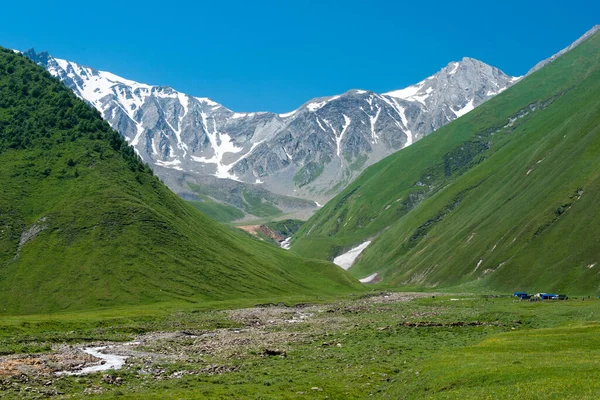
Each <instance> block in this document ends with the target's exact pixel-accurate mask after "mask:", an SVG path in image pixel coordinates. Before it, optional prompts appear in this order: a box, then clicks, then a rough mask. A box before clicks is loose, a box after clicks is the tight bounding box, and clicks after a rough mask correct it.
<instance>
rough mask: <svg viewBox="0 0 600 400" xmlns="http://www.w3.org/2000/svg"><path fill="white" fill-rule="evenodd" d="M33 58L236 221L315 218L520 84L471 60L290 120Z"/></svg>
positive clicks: (192, 194)
mask: <svg viewBox="0 0 600 400" xmlns="http://www.w3.org/2000/svg"><path fill="white" fill-rule="evenodd" d="M24 54H25V55H26V56H27V57H29V58H31V59H32V60H33V61H35V62H36V63H37V64H38V65H41V66H43V67H44V68H46V69H47V70H48V71H49V72H50V73H51V74H52V75H53V76H56V77H58V78H60V80H61V81H62V82H63V83H64V84H65V85H66V86H67V87H69V88H71V89H72V90H73V91H74V93H75V94H76V95H77V96H78V97H80V98H81V99H84V100H86V101H87V102H88V103H90V104H92V105H93V106H94V107H95V108H96V109H97V110H98V111H100V113H101V115H102V117H103V118H104V119H105V120H106V121H108V122H109V124H110V125H111V127H112V128H113V129H115V130H117V131H118V132H119V133H121V135H123V136H124V138H125V139H126V140H127V141H128V142H129V143H130V144H131V145H132V146H133V147H134V148H135V150H136V152H137V153H138V154H139V155H140V156H141V158H142V160H143V161H144V162H147V163H148V164H149V165H150V166H151V167H152V168H153V170H154V171H155V173H156V174H157V176H159V177H160V178H161V179H162V180H163V181H164V182H165V183H166V184H167V185H168V186H169V187H170V188H171V189H172V190H173V191H175V192H176V193H178V194H179V195H180V196H182V197H183V198H185V199H187V200H195V201H199V202H204V203H206V202H209V203H210V202H214V201H216V202H219V203H221V204H223V203H226V204H228V205H229V206H233V207H235V208H237V209H238V211H237V213H236V212H233V213H232V215H231V217H230V218H229V219H236V218H239V217H241V216H243V215H244V214H250V215H253V216H256V217H272V216H276V215H278V214H281V213H290V212H293V211H298V210H305V211H309V210H314V209H315V208H317V207H318V206H319V205H320V204H324V203H325V202H326V201H328V200H329V199H331V198H332V197H333V196H335V195H336V194H337V193H339V192H340V191H341V190H342V189H344V188H345V187H346V186H347V185H348V184H349V183H350V182H351V181H352V180H353V179H355V178H356V177H357V176H358V175H360V173H361V172H362V171H363V170H364V169H365V168H366V167H368V166H369V165H371V164H374V163H375V162H377V161H379V160H381V159H383V158H384V157H386V156H388V155H390V154H392V153H394V152H396V151H398V150H400V149H402V148H405V147H407V146H409V145H411V144H412V143H414V142H416V141H418V140H420V139H421V138H423V137H424V136H426V135H428V134H429V133H431V132H433V131H435V130H436V129H438V128H440V127H442V126H444V125H445V124H447V123H448V122H450V121H452V120H454V119H456V118H458V117H460V116H462V115H464V114H466V113H468V112H469V111H471V110H473V108H475V107H476V106H478V105H480V104H481V103H483V102H485V101H486V100H488V99H490V98H492V97H493V96H495V95H497V94H498V93H501V92H502V91H504V90H505V89H506V88H508V87H509V86H510V85H512V84H513V83H514V82H516V81H517V80H518V79H519V78H515V77H511V76H507V75H506V74H504V73H503V72H502V71H500V70H499V69H497V68H494V67H491V66H489V65H486V64H485V63H482V62H480V61H478V60H474V59H472V58H464V59H462V60H461V61H459V62H451V63H449V64H448V65H447V66H446V67H445V68H443V69H442V70H441V71H439V72H438V73H436V74H435V75H433V76H430V77H429V78H427V79H425V80H423V81H422V82H419V83H417V84H416V85H413V86H410V87H408V88H405V89H401V90H396V91H392V92H389V93H384V94H378V93H374V92H372V91H367V90H350V91H348V92H346V93H343V94H340V95H335V96H329V97H320V98H316V99H312V100H310V101H308V102H306V103H305V104H303V105H302V106H300V107H299V108H298V109H296V110H293V111H291V112H289V113H285V114H275V113H271V112H250V113H246V112H234V111H231V110H229V109H227V108H226V107H225V106H223V105H221V104H218V103H216V102H214V101H212V100H211V99H209V98H206V97H193V96H191V95H188V94H184V93H181V92H178V91H176V90H174V89H173V88H171V87H165V86H151V85H147V84H143V83H138V82H135V81H132V80H128V79H124V78H121V77H119V76H116V75H114V74H112V73H110V72H104V71H98V70H96V69H94V68H91V67H86V66H82V65H80V64H77V63H75V62H71V61H67V60H62V59H58V58H54V57H52V56H51V55H49V54H48V53H47V52H41V53H36V52H35V51H34V50H33V49H32V50H29V51H27V52H25V53H24ZM200 207H202V204H200ZM206 207H207V204H204V208H201V210H202V211H206ZM221 208H222V207H221ZM239 211H242V212H243V213H242V214H240V213H239ZM304 215H309V214H307V213H306V212H305V213H304Z"/></svg>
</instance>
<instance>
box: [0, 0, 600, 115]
mask: <svg viewBox="0 0 600 400" xmlns="http://www.w3.org/2000/svg"><path fill="white" fill-rule="evenodd" d="M3 3H4V4H3V5H2V11H1V13H2V24H0V45H1V46H4V47H10V48H15V49H20V50H26V49H28V48H31V47H34V48H35V49H36V50H37V51H41V50H48V51H49V52H50V53H51V54H52V55H54V56H56V57H59V58H65V59H68V60H71V61H75V62H79V63H82V64H85V65H89V66H92V67H95V68H97V69H101V70H107V71H111V72H113V73H115V74H117V75H121V76H123V77H125V78H129V79H133V80H136V81H139V82H144V83H149V84H157V85H169V86H172V87H174V88H175V89H177V90H180V91H182V92H185V93H188V94H191V95H194V96H206V97H210V98H212V99H214V100H215V101H218V102H220V103H222V104H223V105H225V106H226V107H228V108H230V109H232V110H235V111H274V112H286V111H290V110H292V109H295V108H297V107H298V106H299V105H301V104H302V103H304V102H305V101H307V100H309V99H310V98H312V97H318V96H326V95H333V94H337V93H341V92H344V91H346V90H349V89H352V88H360V89H369V90H373V91H376V92H385V91H389V90H393V89H399V88H403V87H405V86H408V85H411V84H413V83H416V82H418V81H420V80H421V79H423V78H425V77H427V76H429V75H431V74H433V73H435V72H437V71H438V70H439V69H440V68H442V67H444V66H445V65H446V64H448V62H450V61H454V60H460V59H461V58H462V57H464V56H469V57H473V58H477V59H480V60H482V61H484V62H486V63H488V64H491V65H494V66H496V67H498V68H500V69H502V70H503V71H504V72H506V73H507V74H510V75H522V74H524V73H525V72H527V70H528V69H529V68H530V67H532V66H533V65H534V64H535V63H536V62H538V61H540V60H542V59H544V58H546V57H548V56H550V55H552V54H553V53H555V52H557V51H558V50H560V49H562V48H563V47H565V46H567V45H568V44H570V43H571V42H572V41H574V40H575V39H576V38H577V37H579V36H580V35H582V34H583V33H584V32H585V31H587V30H588V29H590V28H591V27H592V26H593V25H595V24H599V23H600V2H598V1H591V0H584V1H575V2H562V1H561V2H558V1H556V0H554V1H543V2H542V1H524V0H520V1H512V0H508V1H502V2H500V1H476V2H475V1H444V2H435V1H422V0H421V1H410V2H404V1H382V0H370V1H357V0H343V1H338V0H323V1H312V0H304V1H255V2H252V1H238V0H230V1H211V2H207V1H202V0H200V1H160V2H158V1H137V0H135V1H129V0H120V1H113V0H106V1H91V2H90V1H60V2H49V1H29V2H25V3H24V4H25V5H20V4H23V2H17V1H11V2H3Z"/></svg>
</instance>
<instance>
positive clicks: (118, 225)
mask: <svg viewBox="0 0 600 400" xmlns="http://www.w3.org/2000/svg"><path fill="white" fill-rule="evenodd" d="M7 66H8V67H7ZM9 71H11V72H9ZM0 92H1V93H0V185H1V186H2V191H0V315H11V314H36V313H46V312H47V313H52V312H61V311H66V310H86V309H98V308H105V307H118V306H124V305H127V306H137V305H148V304H153V303H163V302H183V303H192V304H200V305H201V304H203V303H208V302H211V301H214V300H233V299H252V298H263V297H277V296H280V297H282V298H285V297H288V296H303V295H305V296H310V295H319V294H324V295H327V294H330V295H331V294H333V293H343V292H347V291H351V290H357V288H358V284H357V283H356V282H355V281H354V280H353V279H352V278H351V277H350V276H348V275H346V274H345V273H344V272H343V271H340V270H339V268H337V267H336V266H334V265H332V264H329V263H323V262H320V261H310V260H304V259H302V258H300V257H297V256H294V255H293V254H290V253H287V252H284V251H282V250H279V249H276V248H274V247H273V246H269V245H267V244H263V243H260V241H259V240H257V239H254V238H252V237H251V236H249V235H247V234H244V233H242V232H239V231H238V230H237V229H235V228H232V227H226V226H223V225H221V224H218V223H216V222H215V221H213V220H211V219H209V218H207V217H206V216H205V215H204V214H202V213H201V212H199V211H197V210H196V209H195V208H194V207H192V206H191V205H190V204H188V203H186V202H184V201H183V200H181V199H180V198H178V197H177V196H176V195H175V194H174V193H172V192H171V191H170V190H169V189H168V188H166V187H165V186H164V185H163V184H162V183H161V182H160V181H159V180H158V178H156V177H155V176H153V175H152V173H151V171H150V169H149V168H148V167H147V166H146V165H144V164H142V163H141V161H140V160H139V158H137V156H136V155H135V153H134V152H133V150H132V148H131V147H129V146H127V144H126V143H125V142H124V141H123V139H122V138H121V137H120V136H119V135H118V134H117V133H116V132H114V131H112V130H111V129H110V127H109V126H108V124H107V123H106V122H104V121H102V120H101V119H100V118H99V115H98V113H97V112H96V111H94V110H93V109H92V108H91V107H90V106H88V105H86V104H85V103H83V102H82V101H81V100H79V99H77V98H75V96H74V95H73V94H72V93H71V92H70V91H69V89H67V88H66V87H64V86H63V85H62V84H60V83H59V82H58V81H57V80H55V79H54V78H52V77H51V76H50V75H49V74H48V73H47V72H46V71H44V70H43V69H42V68H41V67H38V66H36V65H35V64H33V63H32V62H31V61H29V60H28V59H26V58H25V57H23V56H21V55H18V54H15V53H13V52H12V51H10V50H2V51H0Z"/></svg>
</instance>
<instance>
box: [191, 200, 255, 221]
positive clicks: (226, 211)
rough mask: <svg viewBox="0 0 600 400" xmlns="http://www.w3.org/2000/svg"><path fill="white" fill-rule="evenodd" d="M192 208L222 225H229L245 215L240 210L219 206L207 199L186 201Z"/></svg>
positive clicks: (223, 205)
mask: <svg viewBox="0 0 600 400" xmlns="http://www.w3.org/2000/svg"><path fill="white" fill-rule="evenodd" d="M188 202H189V203H190V204H191V205H192V207H194V208H195V209H196V210H198V211H200V212H202V213H203V214H204V215H206V216H207V217H210V218H212V219H214V220H215V221H218V222H222V223H230V222H232V221H235V220H236V219H241V218H244V216H245V215H246V214H245V213H244V212H243V211H242V210H240V209H238V208H235V207H233V206H230V205H227V204H221V203H218V202H216V201H213V200H210V199H209V198H208V197H207V198H206V199H203V200H202V201H194V200H191V201H188Z"/></svg>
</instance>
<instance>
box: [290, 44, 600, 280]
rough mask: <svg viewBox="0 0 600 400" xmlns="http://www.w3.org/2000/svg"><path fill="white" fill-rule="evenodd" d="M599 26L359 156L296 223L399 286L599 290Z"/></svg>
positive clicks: (310, 249)
mask: <svg viewBox="0 0 600 400" xmlns="http://www.w3.org/2000/svg"><path fill="white" fill-rule="evenodd" d="M598 93H600V35H596V36H594V37H593V38H591V39H589V40H588V41H586V42H584V43H583V44H582V45H580V46H579V47H577V48H576V49H574V50H572V51H571V52H569V53H567V54H566V55H564V56H563V57H561V58H559V59H557V60H556V61H554V62H552V63H551V64H549V65H548V66H546V67H545V68H543V69H541V70H539V71H537V72H536V73H534V74H532V75H530V76H528V77H527V78H525V79H524V80H523V81H522V82H519V83H517V84H516V85H515V86H513V87H512V88H510V89H509V90H507V91H506V92H504V93H502V94H501V95H498V96H497V97H495V98H494V99H492V100H490V101H488V102H487V103H485V104H483V105H482V106H480V107H478V108H477V109H475V110H474V111H472V112H470V113H469V114H467V115H466V116H465V117H463V118H459V119H458V120H456V121H455V122H453V123H451V124H449V125H447V126H446V127H444V128H442V129H440V130H438V131H437V132H435V133H433V134H431V135H429V136H428V137H426V138H424V139H423V140H421V141H419V142H417V143H415V144H414V145H412V146H410V147H409V148H407V149H404V150H402V151H400V152H398V153H396V154H394V155H392V156H390V157H388V158H386V159H385V160H383V161H382V162H380V163H378V164H375V165H374V166H372V167H370V168H369V169H367V170H366V171H365V173H363V174H362V175H361V177H359V179H357V180H356V181H355V182H354V183H353V184H352V185H350V186H349V187H348V188H347V189H346V190H345V191H344V192H342V193H341V194H340V195H339V196H337V197H336V198H335V199H333V200H332V201H330V202H329V203H328V204H327V205H326V206H325V207H324V208H323V209H321V210H320V211H319V212H318V213H317V214H315V215H314V216H313V218H311V219H310V220H309V221H308V222H307V223H306V224H305V225H304V226H303V227H302V228H301V229H300V231H299V232H298V233H297V234H296V237H295V240H294V241H293V243H292V249H293V250H295V251H297V252H299V253H301V254H305V255H312V256H318V257H320V258H325V259H326V258H331V257H333V256H335V255H336V254H339V253H340V252H341V251H342V250H344V249H347V248H350V247H352V246H353V245H356V244H357V243H360V242H362V241H364V240H366V239H367V238H372V237H375V236H376V239H375V240H374V242H373V243H372V244H371V245H370V246H369V247H368V248H367V249H366V250H365V251H364V253H363V254H362V255H361V257H360V259H359V260H358V263H357V265H355V266H354V267H353V268H352V271H353V272H354V274H355V275H356V276H365V275H367V274H370V273H373V272H379V273H380V275H382V276H383V278H384V280H385V281H387V282H388V283H393V284H398V285H421V286H448V285H466V287H469V288H471V289H473V288H475V287H480V286H485V287H488V288H495V289H500V290H513V289H524V290H532V291H533V290H549V291H550V290H552V291H567V290H569V291H575V292H589V291H598V290H599V289H598V285H599V284H600V275H599V274H598V270H599V268H600V265H596V263H597V262H598V261H599V260H598V254H600V242H599V241H598V232H600V217H599V216H600V209H599V207H600V206H599V204H600V203H599V202H598V197H599V196H600V180H599V175H600V158H599V157H598V156H599V155H600V96H598Z"/></svg>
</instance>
